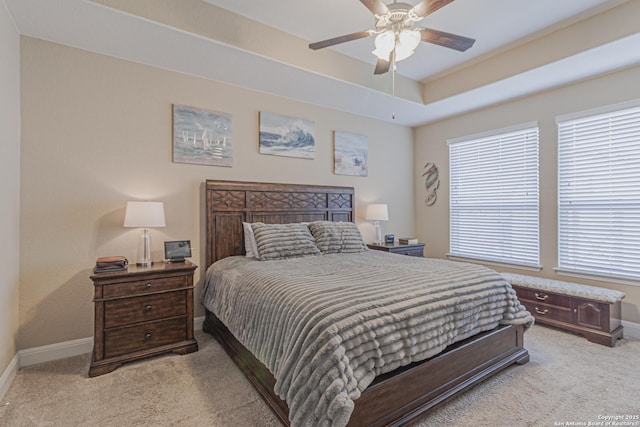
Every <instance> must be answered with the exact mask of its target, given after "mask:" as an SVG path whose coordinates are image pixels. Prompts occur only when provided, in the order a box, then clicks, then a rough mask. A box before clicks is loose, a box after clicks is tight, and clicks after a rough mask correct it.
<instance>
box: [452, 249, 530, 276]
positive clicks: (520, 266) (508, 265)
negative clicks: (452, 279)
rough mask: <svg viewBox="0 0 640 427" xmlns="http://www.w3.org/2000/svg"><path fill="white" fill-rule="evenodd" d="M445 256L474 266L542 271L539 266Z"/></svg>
mask: <svg viewBox="0 0 640 427" xmlns="http://www.w3.org/2000/svg"><path fill="white" fill-rule="evenodd" d="M445 256H446V257H447V258H449V259H450V260H452V261H465V262H473V263H475V264H486V265H493V266H496V267H505V268H515V269H519V270H526V271H536V272H539V271H542V266H541V265H529V264H515V263H509V262H499V261H489V260H486V259H482V258H470V257H464V256H460V255H454V254H449V253H448V254H445Z"/></svg>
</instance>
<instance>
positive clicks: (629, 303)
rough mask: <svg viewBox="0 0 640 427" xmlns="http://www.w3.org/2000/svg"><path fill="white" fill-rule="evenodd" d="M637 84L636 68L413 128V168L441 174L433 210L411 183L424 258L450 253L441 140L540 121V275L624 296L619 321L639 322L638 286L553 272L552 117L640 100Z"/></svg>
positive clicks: (418, 181) (554, 165) (554, 137)
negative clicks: (430, 166) (434, 167)
mask: <svg viewBox="0 0 640 427" xmlns="http://www.w3.org/2000/svg"><path fill="white" fill-rule="evenodd" d="M638 82H640V67H635V68H631V69H627V70H623V71H620V72H617V73H611V74H608V75H604V76H602V77H599V78H595V79H591V80H588V81H584V82H581V83H576V84H573V85H570V86H566V87H563V88H559V89H555V90H550V91H547V92H543V93H540V94H538V95H535V96H530V97H527V98H524V99H521V100H517V101H513V102H509V103H504V104H502V105H497V106H495V107H491V108H486V109H484V110H481V111H477V112H473V113H470V114H466V115H462V116H459V117H454V118H451V119H448V120H443V121H440V122H437V123H433V124H430V125H426V126H422V127H420V128H419V129H417V130H416V147H415V152H416V158H415V164H414V166H415V168H416V170H420V169H421V168H422V167H423V166H424V164H425V163H427V162H432V163H435V164H436V165H437V166H438V169H439V172H440V189H439V192H438V199H437V202H436V204H435V205H434V206H432V207H427V206H425V203H424V198H425V194H426V193H425V188H424V183H423V180H422V178H421V176H420V175H419V174H418V175H416V179H415V188H416V194H415V201H416V208H415V209H416V230H417V233H418V236H419V237H420V239H421V240H422V241H425V242H426V243H427V250H426V253H427V255H428V256H432V257H438V258H443V257H445V254H446V253H447V252H448V250H449V199H448V189H449V180H448V176H449V170H448V167H449V159H448V147H447V146H446V145H445V141H446V140H447V139H450V138H455V137H460V136H465V135H473V134H476V133H479V132H484V131H489V130H492V129H499V128H503V127H507V126H511V125H515V124H520V123H527V122H531V121H538V122H539V126H540V240H541V262H542V266H543V270H542V271H541V272H540V273H539V275H540V276H543V277H550V278H555V279H558V280H566V281H577V282H580V283H585V284H591V285H595V286H603V287H610V288H612V289H617V290H620V291H622V292H625V293H626V294H627V296H626V298H625V299H624V300H623V308H622V310H623V319H624V320H627V321H631V322H640V286H630V285H623V284H617V283H607V282H602V281H589V280H584V279H576V278H571V277H567V276H559V275H557V274H555V272H554V270H553V268H554V267H556V266H557V261H556V260H557V238H556V234H557V228H556V217H557V208H556V200H557V188H556V179H557V162H556V153H557V128H556V124H555V117H556V116H558V115H562V114H567V113H571V112H576V111H583V110H588V109H591V108H596V107H600V106H605V105H611V104H615V103H619V102H623V101H628V100H632V99H638V98H640V85H639V84H638ZM497 269H498V270H500V271H502V270H504V269H501V268H497ZM505 271H506V270H505ZM512 271H513V272H517V271H516V270H512ZM520 273H523V274H534V275H535V274H536V273H531V272H528V271H520Z"/></svg>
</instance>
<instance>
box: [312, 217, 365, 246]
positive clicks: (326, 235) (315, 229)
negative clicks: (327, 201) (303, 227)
mask: <svg viewBox="0 0 640 427" xmlns="http://www.w3.org/2000/svg"><path fill="white" fill-rule="evenodd" d="M309 230H311V234H313V237H314V239H315V240H316V246H317V247H318V249H320V251H321V252H322V253H323V254H337V253H354V252H363V251H366V250H367V249H368V248H367V245H366V244H365V243H364V240H362V235H360V230H358V227H357V226H356V225H355V224H354V223H352V222H331V221H316V222H312V223H310V224H309Z"/></svg>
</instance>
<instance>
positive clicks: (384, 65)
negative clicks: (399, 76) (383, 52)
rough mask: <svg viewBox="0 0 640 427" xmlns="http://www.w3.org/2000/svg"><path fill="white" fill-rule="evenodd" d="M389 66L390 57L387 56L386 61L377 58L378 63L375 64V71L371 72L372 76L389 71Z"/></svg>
mask: <svg viewBox="0 0 640 427" xmlns="http://www.w3.org/2000/svg"><path fill="white" fill-rule="evenodd" d="M390 66H391V55H389V60H388V61H385V60H384V59H380V58H378V62H377V63H376V69H375V70H373V74H384V73H386V72H388V71H389V67H390Z"/></svg>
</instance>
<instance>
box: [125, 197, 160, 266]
mask: <svg viewBox="0 0 640 427" xmlns="http://www.w3.org/2000/svg"><path fill="white" fill-rule="evenodd" d="M124 226H125V227H134V228H142V234H141V235H140V239H138V258H137V260H136V264H137V265H140V266H144V267H150V266H151V265H153V261H152V260H151V234H149V228H151V227H164V226H166V223H165V220H164V203H162V202H127V209H126V211H125V214H124Z"/></svg>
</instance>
